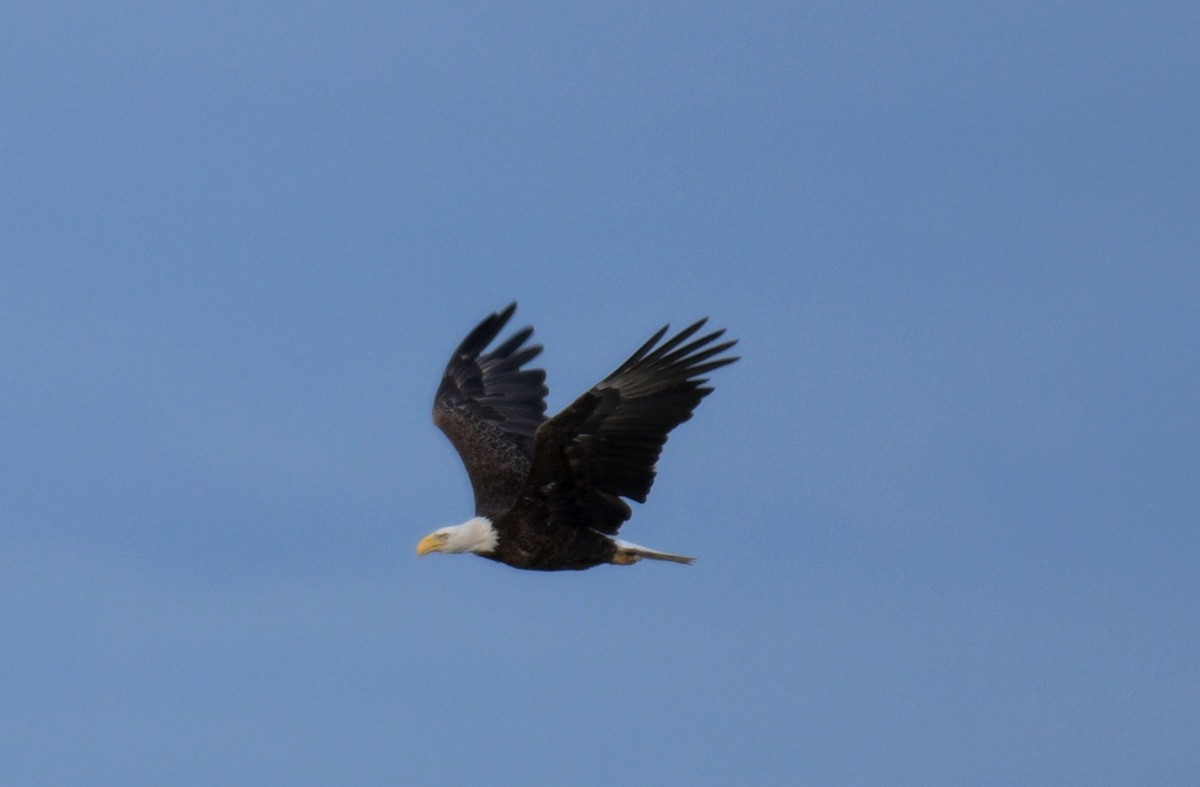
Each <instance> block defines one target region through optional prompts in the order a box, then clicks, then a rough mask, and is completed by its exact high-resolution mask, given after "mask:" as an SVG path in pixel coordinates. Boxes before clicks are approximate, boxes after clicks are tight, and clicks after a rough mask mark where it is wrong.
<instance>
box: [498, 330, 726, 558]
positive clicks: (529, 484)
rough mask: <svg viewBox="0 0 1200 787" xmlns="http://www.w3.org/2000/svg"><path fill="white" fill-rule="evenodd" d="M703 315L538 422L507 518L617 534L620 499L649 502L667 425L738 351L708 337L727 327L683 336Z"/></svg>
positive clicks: (687, 410) (625, 514)
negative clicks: (523, 477)
mask: <svg viewBox="0 0 1200 787" xmlns="http://www.w3.org/2000/svg"><path fill="white" fill-rule="evenodd" d="M704 323H705V321H704V320H700V321H699V322H697V323H695V324H694V325H691V326H689V327H687V328H685V329H684V330H682V331H680V332H679V333H678V334H676V335H675V336H674V337H672V338H671V339H668V340H667V341H666V342H663V343H662V344H658V343H659V341H660V340H661V339H662V337H663V336H664V335H665V334H666V332H667V328H666V327H664V328H663V329H662V330H660V331H659V332H658V333H656V334H654V336H652V337H651V338H650V340H649V341H647V342H646V343H645V344H644V345H642V346H641V348H639V349H638V351H637V352H635V353H634V354H633V355H632V356H631V357H630V358H629V360H627V361H626V362H625V363H623V364H621V366H620V368H618V369H617V370H616V371H615V372H613V373H612V374H610V375H609V376H608V377H606V378H604V380H602V381H601V382H600V383H599V384H597V385H596V386H595V387H594V388H592V389H591V390H590V391H588V392H587V393H585V394H584V395H583V396H581V397H579V398H578V399H576V400H575V401H574V402H573V403H572V404H571V406H570V407H568V408H567V409H566V410H563V411H562V412H561V413H559V414H558V415H556V416H554V418H551V419H550V420H548V421H546V422H545V423H544V424H542V426H541V427H540V428H539V429H538V430H537V435H536V437H535V448H534V458H533V466H532V468H531V469H530V473H529V479H528V481H526V484H525V488H524V489H523V490H522V492H521V496H520V499H519V500H518V501H517V505H516V506H515V507H514V510H513V512H512V514H511V515H510V517H512V518H518V519H520V521H522V522H523V523H524V524H525V525H527V526H530V527H533V528H544V527H554V526H562V525H573V526H580V527H590V528H594V529H595V530H598V531H600V532H602V533H607V534H609V535H613V534H615V533H616V532H617V530H618V529H619V528H620V527H621V524H622V523H623V522H624V521H625V520H627V519H629V517H630V515H631V513H632V512H631V509H630V508H629V504H628V503H626V502H625V501H624V500H622V499H621V498H623V497H624V498H629V499H630V500H636V501H638V502H639V503H644V502H645V501H646V496H647V495H648V494H649V493H650V487H651V486H652V485H653V483H654V472H655V470H654V466H655V463H657V461H658V457H659V454H660V453H661V452H662V447H663V445H664V444H665V443H666V441H667V434H668V433H669V432H670V431H671V430H672V429H674V428H675V427H676V426H678V425H679V424H681V423H683V422H684V421H686V420H688V419H689V418H691V417H692V411H693V410H695V409H696V405H698V404H699V403H700V400H701V399H703V398H704V397H705V396H707V395H708V394H710V393H711V392H712V388H709V387H707V386H706V385H705V383H707V382H708V381H707V380H706V379H704V378H702V377H701V375H703V374H706V373H707V372H710V371H712V370H713V369H717V368H720V367H722V366H725V365H726V364H730V363H733V362H734V361H736V360H737V358H736V357H729V356H727V357H723V358H719V357H717V356H718V355H720V354H721V353H723V352H724V351H726V350H728V349H729V348H730V347H732V346H733V345H734V344H735V343H736V342H733V341H727V342H721V343H716V344H714V342H715V341H716V340H717V339H718V338H719V337H720V336H721V335H722V334H723V333H724V331H714V332H712V333H709V334H706V335H704V336H701V337H700V338H698V339H694V340H691V341H689V339H691V338H692V336H694V335H695V334H696V333H697V332H698V331H699V330H700V328H701V327H702V326H703V325H704ZM656 345H657V346H656ZM506 520H509V521H512V520H511V519H510V518H509V517H506Z"/></svg>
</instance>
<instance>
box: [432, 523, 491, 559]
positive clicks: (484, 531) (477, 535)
mask: <svg viewBox="0 0 1200 787" xmlns="http://www.w3.org/2000/svg"><path fill="white" fill-rule="evenodd" d="M446 531H447V532H448V533H449V534H450V538H449V539H448V540H447V541H446V549H445V551H446V552H475V553H476V554H487V553H490V552H494V551H495V550H496V545H497V544H498V543H500V534H499V533H497V532H496V528H495V527H493V525H492V520H490V519H488V518H487V517H486V516H476V517H472V518H470V519H468V520H467V521H466V522H463V523H462V524H461V525H454V526H453V527H448V528H446Z"/></svg>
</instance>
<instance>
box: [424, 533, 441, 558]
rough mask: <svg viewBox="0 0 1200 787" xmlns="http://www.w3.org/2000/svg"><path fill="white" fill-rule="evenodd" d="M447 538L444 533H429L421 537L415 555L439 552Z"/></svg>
mask: <svg viewBox="0 0 1200 787" xmlns="http://www.w3.org/2000/svg"><path fill="white" fill-rule="evenodd" d="M447 538H449V536H447V535H446V534H445V533H430V534H429V535H427V536H425V537H424V538H422V539H421V543H419V544H417V557H425V556H426V555H428V554H429V553H430V552H441V551H442V547H444V546H446V539H447Z"/></svg>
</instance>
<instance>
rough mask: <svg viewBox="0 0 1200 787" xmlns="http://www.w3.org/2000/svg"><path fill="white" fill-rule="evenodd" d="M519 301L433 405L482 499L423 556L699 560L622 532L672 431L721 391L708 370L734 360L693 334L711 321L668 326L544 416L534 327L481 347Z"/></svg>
mask: <svg viewBox="0 0 1200 787" xmlns="http://www.w3.org/2000/svg"><path fill="white" fill-rule="evenodd" d="M516 306H517V305H516V304H515V303H512V304H510V305H509V306H508V308H506V309H504V310H503V311H501V312H497V313H493V314H491V315H490V316H488V317H487V318H486V319H484V320H483V322H481V323H479V325H478V326H476V327H475V329H474V330H473V331H471V332H470V333H469V334H468V335H467V338H465V339H464V340H463V342H462V344H460V345H459V346H458V349H457V350H455V351H454V355H453V356H452V357H451V358H450V362H449V364H447V366H446V371H445V373H444V374H443V375H442V381H441V384H440V385H439V386H438V389H437V394H436V395H435V396H434V402H433V420H434V423H436V424H437V425H438V427H439V428H440V429H441V430H442V431H443V432H444V433H445V434H446V436H447V437H448V438H450V442H451V443H453V444H454V447H455V449H457V451H458V453H459V456H460V457H461V458H462V461H463V464H464V465H465V466H466V469H467V475H468V476H469V477H470V479H471V486H472V488H473V490H474V492H475V516H474V517H472V518H471V519H468V520H467V521H466V522H464V523H463V524H461V525H454V526H451V527H443V528H441V529H439V530H435V531H434V532H432V533H430V534H429V535H428V536H426V537H425V538H423V539H421V542H420V543H419V544H417V554H418V555H427V554H429V553H430V552H446V553H452V554H453V553H461V552H473V553H475V554H477V555H480V556H482V557H486V558H489V559H491V560H496V561H499V562H501V563H507V564H508V565H510V566H515V567H516V568H525V569H535V570H540V571H558V570H564V569H584V568H591V567H592V566H597V565H600V564H601V563H613V564H616V565H629V564H632V563H636V562H638V561H639V560H641V559H642V558H650V559H653V560H669V561H673V562H676V563H691V562H692V560H693V558H690V557H685V556H683V555H673V554H670V553H668V552H659V551H658V550H654V549H647V548H646V547H642V546H638V545H637V544H630V543H627V542H625V541H621V540H620V539H618V538H617V537H616V535H617V531H618V529H619V528H620V527H621V524H622V523H623V522H624V521H625V520H627V519H629V517H630V516H631V514H632V510H631V509H630V507H629V504H628V503H626V502H625V501H624V500H622V499H621V498H629V499H630V500H636V501H637V502H639V503H644V502H645V501H646V496H647V495H648V494H649V492H650V487H651V485H652V484H653V483H654V472H655V467H654V466H655V463H656V462H657V461H658V456H659V454H660V453H661V452H662V447H663V444H664V443H666V441H667V434H668V433H669V432H670V431H671V430H672V429H674V428H675V427H676V426H678V425H679V424H681V423H683V422H684V421H686V420H688V419H689V418H691V417H692V411H693V410H695V408H696V405H698V404H699V403H700V400H701V399H703V398H704V397H705V396H707V395H708V394H710V393H711V392H712V388H709V387H707V386H706V385H705V383H707V382H708V381H707V380H706V379H703V378H702V377H701V375H703V374H706V373H708V372H711V371H712V370H713V369H717V368H720V367H722V366H725V365H726V364H730V363H733V362H734V361H736V360H737V358H736V357H733V356H728V355H726V356H722V355H721V354H722V353H724V352H725V351H726V350H728V349H729V348H730V347H732V346H733V345H734V344H735V343H736V342H733V341H725V342H720V343H714V342H716V340H717V339H718V338H720V336H721V335H722V334H723V333H724V331H713V332H711V333H707V334H705V335H703V336H700V337H699V338H696V339H693V338H692V337H693V336H694V335H695V334H696V333H697V332H698V331H699V330H700V329H701V327H703V325H704V323H705V320H700V321H699V322H696V323H693V324H692V325H690V326H688V327H687V328H684V329H683V330H682V331H680V332H679V333H677V334H675V335H674V336H673V337H671V338H670V339H668V340H666V341H665V342H662V343H661V344H660V343H659V342H660V341H661V340H662V338H663V336H665V335H666V333H667V329H668V326H664V327H663V328H662V329H661V330H659V331H658V332H657V333H655V334H654V335H653V336H652V337H650V339H649V341H647V342H646V343H645V344H643V345H642V346H641V347H640V348H638V350H637V352H635V353H634V354H633V355H631V356H630V357H629V360H627V361H625V363H623V364H621V365H620V366H619V367H618V368H617V370H616V371H614V372H613V373H612V374H610V375H609V376H607V377H605V378H604V379H603V380H601V381H600V382H599V383H597V384H596V385H595V386H593V387H592V389H591V390H590V391H588V392H587V393H585V394H583V396H580V397H579V398H578V399H576V400H575V401H574V402H573V403H572V404H571V406H570V407H568V408H567V409H565V410H563V411H562V412H561V413H559V414H558V415H556V416H554V417H553V418H550V419H547V418H546V415H545V412H546V401H545V396H546V393H547V389H546V384H545V381H546V373H545V372H544V371H542V370H541V369H536V368H526V364H527V363H529V362H530V361H531V360H533V359H534V358H536V357H537V355H538V354H539V353H540V352H541V351H542V348H541V346H540V345H536V344H535V345H526V344H525V342H526V341H527V340H528V339H529V337H530V336H531V335H532V334H533V329H532V328H523V329H521V330H520V331H517V332H516V333H514V334H513V335H512V336H510V337H509V338H508V339H507V340H505V341H504V342H503V343H502V344H501V345H500V346H499V347H497V348H495V349H494V350H492V351H491V352H484V351H485V350H486V349H487V347H488V345H490V344H491V343H492V341H493V340H495V338H496V336H497V335H498V334H499V333H500V331H501V330H502V329H503V328H504V326H505V324H507V323H508V320H509V318H510V317H512V315H513V312H514V311H515V310H516Z"/></svg>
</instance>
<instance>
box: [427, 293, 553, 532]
mask: <svg viewBox="0 0 1200 787" xmlns="http://www.w3.org/2000/svg"><path fill="white" fill-rule="evenodd" d="M516 308H517V305H516V304H515V303H512V304H509V306H508V308H506V309H505V310H504V311H502V312H498V313H494V314H492V315H490V316H488V317H487V319H485V320H484V321H483V322H481V323H479V325H478V326H476V327H475V329H474V330H473V331H471V333H469V334H468V335H467V338H465V339H463V341H462V344H460V345H459V346H458V349H457V350H455V351H454V355H453V356H451V358H450V362H449V363H448V364H447V365H446V371H445V373H444V374H443V375H442V382H441V384H440V385H439V386H438V389H437V395H436V396H434V400H433V422H434V423H435V424H437V425H438V428H440V429H441V430H442V431H443V432H445V434H446V436H447V437H449V438H450V442H451V443H453V444H454V447H455V449H457V450H458V455H459V456H460V457H461V458H462V461H463V464H464V465H465V466H466V468H467V475H468V476H470V478H471V486H472V488H473V489H474V490H475V513H476V514H478V515H481V516H487V517H493V518H494V517H496V516H497V515H499V514H501V513H503V512H505V511H507V510H508V509H509V508H511V507H512V504H513V503H514V502H515V501H516V499H517V495H518V493H519V492H520V490H521V487H522V485H523V484H524V482H525V477H526V476H527V475H528V473H529V467H530V462H531V461H532V459H533V435H534V432H535V431H537V428H538V426H540V425H541V423H542V422H543V421H544V420H545V418H546V416H545V413H546V401H545V397H546V373H545V372H544V371H542V370H541V369H523V368H522V367H523V366H524V365H525V364H526V363H528V362H529V361H531V360H533V359H534V358H535V357H537V355H538V353H540V352H541V351H542V348H541V346H540V345H536V344H534V345H530V346H528V347H522V345H523V344H524V343H525V341H526V340H527V339H528V338H529V337H530V335H531V334H532V333H533V329H532V328H523V329H521V330H520V331H517V332H516V333H514V334H513V335H512V336H510V337H509V338H508V339H507V340H506V341H505V342H504V343H503V344H501V345H500V346H499V347H497V348H496V349H495V350H493V351H492V352H490V353H486V354H484V352H483V351H484V350H485V349H486V348H487V346H488V345H489V344H491V343H492V341H493V340H494V339H495V338H496V336H497V335H498V334H499V333H500V331H501V330H502V329H503V328H504V326H505V324H506V323H507V322H508V320H509V318H510V317H512V315H513V312H514V311H516Z"/></svg>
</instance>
